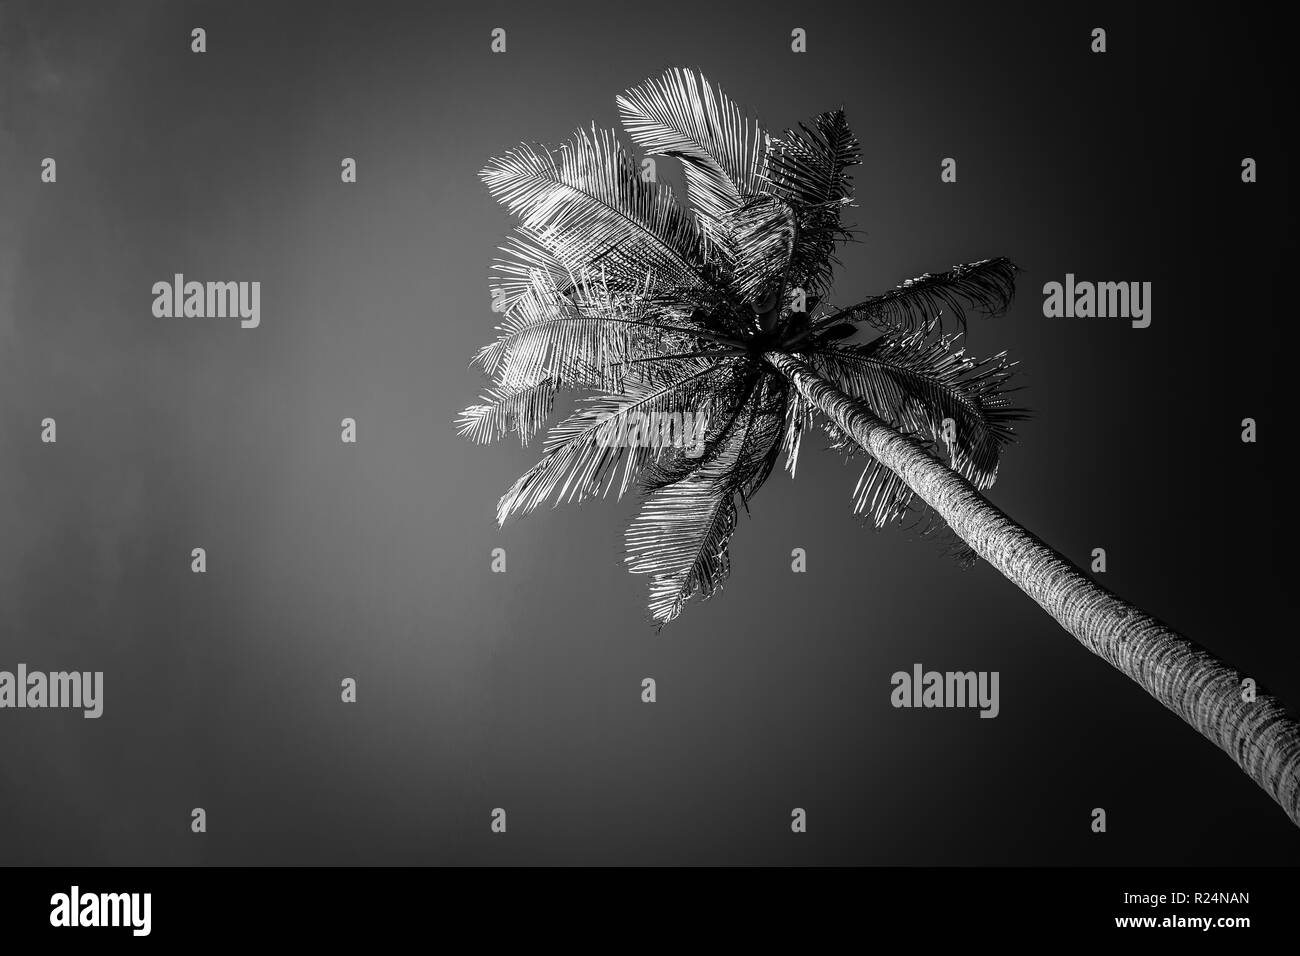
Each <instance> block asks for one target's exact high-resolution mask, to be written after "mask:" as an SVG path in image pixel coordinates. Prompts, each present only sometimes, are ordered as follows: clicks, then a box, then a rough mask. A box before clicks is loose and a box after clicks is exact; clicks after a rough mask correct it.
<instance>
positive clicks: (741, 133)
mask: <svg viewBox="0 0 1300 956" xmlns="http://www.w3.org/2000/svg"><path fill="white" fill-rule="evenodd" d="M618 108H619V113H620V115H621V117H622V120H623V127H624V129H626V130H627V132H628V135H629V136H631V137H632V140H633V141H634V142H635V143H636V144H637V146H639V147H640V148H641V149H643V150H645V151H646V152H647V153H651V154H654V155H661V156H671V157H673V158H675V159H678V160H680V161H681V163H682V169H683V171H684V173H685V176H686V193H687V198H688V199H689V201H690V204H691V208H692V211H693V212H694V213H695V214H696V216H697V217H698V219H699V223H700V228H701V230H702V231H703V232H704V234H705V235H706V236H708V237H709V238H710V239H713V240H714V241H715V242H721V243H723V244H724V245H725V233H724V230H723V221H724V218H725V217H726V215H727V213H728V212H730V211H731V210H733V209H735V208H737V207H738V206H740V205H741V203H742V202H743V201H744V200H745V199H747V198H749V197H751V196H754V195H755V194H757V193H758V191H759V186H760V183H761V176H762V173H763V170H764V161H763V156H764V133H763V131H762V129H760V128H759V126H758V124H757V123H754V122H752V121H750V120H749V119H748V118H747V117H746V116H745V114H744V113H743V112H742V111H741V109H740V108H739V107H738V106H736V104H735V103H733V102H732V101H731V99H730V98H729V97H728V96H727V95H726V94H725V93H723V92H722V90H721V89H717V88H715V87H714V86H713V85H712V84H710V83H709V82H708V80H706V79H705V78H704V77H703V76H701V75H699V74H698V73H696V72H694V71H692V70H683V69H672V70H668V71H667V72H666V73H664V74H663V75H662V76H660V77H658V78H657V79H655V78H652V79H649V80H647V81H646V82H645V83H644V84H642V85H641V86H639V87H635V88H633V89H631V90H628V91H627V92H626V93H624V94H623V95H622V96H620V97H618Z"/></svg>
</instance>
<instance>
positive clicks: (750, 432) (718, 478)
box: [626, 385, 782, 627]
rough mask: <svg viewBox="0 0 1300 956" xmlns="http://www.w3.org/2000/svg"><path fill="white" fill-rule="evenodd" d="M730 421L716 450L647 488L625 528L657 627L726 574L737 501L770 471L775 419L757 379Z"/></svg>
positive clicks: (631, 564)
mask: <svg viewBox="0 0 1300 956" xmlns="http://www.w3.org/2000/svg"><path fill="white" fill-rule="evenodd" d="M751 395H752V398H751V400H750V402H749V404H748V405H747V407H746V410H745V413H744V414H743V415H742V416H739V417H737V418H735V419H733V420H732V422H731V424H730V425H729V427H728V430H727V435H726V438H725V440H724V443H723V447H722V450H721V452H720V453H719V454H718V455H717V456H716V457H714V458H713V459H712V460H711V461H709V462H708V463H707V464H705V465H704V466H703V467H701V468H700V469H699V470H697V471H695V472H694V473H692V474H691V475H689V476H688V477H686V478H684V479H683V480H681V481H678V482H676V483H674V484H671V485H668V486H666V487H663V488H659V489H658V490H656V491H653V492H651V493H650V494H649V495H648V496H647V497H646V499H645V501H644V502H643V504H642V507H641V510H640V512H639V513H638V514H637V516H636V518H635V519H634V520H633V522H632V525H631V527H629V528H628V531H627V552H628V553H627V558H626V561H627V564H628V568H629V570H631V571H632V572H633V573H635V574H649V575H651V581H650V599H649V607H650V613H651V617H652V618H653V620H654V621H655V622H657V623H658V624H659V625H660V626H661V627H662V626H663V625H664V624H667V623H668V622H669V621H671V620H673V619H674V618H675V617H677V616H678V615H679V614H680V613H681V611H682V608H683V607H684V606H685V605H686V602H687V601H688V600H690V599H691V598H692V597H693V596H695V595H696V594H697V593H698V594H699V595H700V597H701V599H702V600H707V599H708V598H709V597H712V596H713V595H714V594H715V593H717V592H718V591H719V590H720V589H721V587H722V585H723V583H724V581H725V580H726V578H727V575H728V574H729V573H730V568H731V561H730V555H729V553H728V548H727V545H728V542H729V540H730V538H731V535H732V534H733V533H734V532H735V529H736V521H737V516H738V509H737V506H736V501H737V499H738V498H739V499H740V501H741V502H747V501H748V499H749V498H752V497H753V495H754V493H755V492H756V491H757V490H758V487H759V486H761V485H762V483H763V480H764V479H765V478H766V476H767V474H768V473H769V472H770V471H771V465H770V462H771V460H772V458H773V456H772V454H771V451H772V449H773V448H779V444H780V443H779V440H780V435H781V425H782V419H781V416H780V414H779V413H774V409H773V403H772V401H771V396H768V395H765V394H764V386H762V385H760V386H759V387H758V389H757V390H752V391H751Z"/></svg>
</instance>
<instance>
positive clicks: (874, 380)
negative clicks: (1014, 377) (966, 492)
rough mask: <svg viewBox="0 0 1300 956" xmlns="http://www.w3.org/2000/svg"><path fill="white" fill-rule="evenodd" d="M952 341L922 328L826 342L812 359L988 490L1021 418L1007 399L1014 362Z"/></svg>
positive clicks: (884, 417)
mask: <svg viewBox="0 0 1300 956" xmlns="http://www.w3.org/2000/svg"><path fill="white" fill-rule="evenodd" d="M955 343H956V337H944V338H940V339H938V340H937V341H933V342H929V343H928V344H927V342H926V335H925V332H924V330H921V331H916V332H912V333H909V334H900V333H897V332H894V333H887V334H885V335H882V336H880V337H879V338H877V339H875V340H874V341H872V342H870V343H868V344H866V345H848V346H842V347H834V346H827V347H824V348H822V349H819V350H817V351H816V352H814V353H812V361H813V363H814V365H815V367H816V368H817V369H818V370H819V371H820V372H821V373H822V374H823V375H825V376H826V378H827V380H828V381H831V382H833V383H835V384H836V385H837V386H838V387H839V388H841V389H843V390H844V391H845V392H846V393H847V394H849V395H851V396H853V397H854V398H858V399H861V400H862V401H863V402H865V403H866V404H867V406H868V407H870V408H871V410H872V411H873V412H875V413H876V415H877V416H879V417H880V418H881V419H882V420H883V421H885V422H886V423H888V424H890V425H892V426H894V427H895V428H897V429H898V430H900V431H902V432H903V433H905V434H909V435H911V436H913V437H915V438H918V439H919V440H921V441H922V442H923V443H925V444H927V445H929V446H932V447H934V448H935V449H936V450H937V451H939V452H940V454H941V456H942V454H943V453H944V452H946V454H947V457H948V458H949V460H950V463H951V465H952V467H953V468H954V469H956V470H957V471H959V472H961V474H963V475H964V476H966V477H967V478H968V479H969V480H970V481H971V482H972V483H973V484H974V485H975V486H976V487H977V488H981V489H982V488H987V487H989V486H990V485H992V484H993V482H994V480H995V479H996V477H997V471H998V461H999V459H1000V457H1001V453H1002V448H1003V447H1004V446H1005V445H1006V444H1008V443H1009V442H1011V441H1012V440H1013V439H1014V437H1015V429H1014V424H1015V423H1016V422H1018V421H1023V420H1024V419H1025V417H1026V413H1025V411H1024V410H1023V409H1020V408H1017V407H1015V406H1014V405H1013V404H1012V402H1011V400H1010V398H1009V397H1008V396H1009V394H1010V393H1011V392H1012V391H1014V389H1013V388H1012V387H1011V386H1010V385H1009V384H1008V383H1009V379H1010V377H1011V374H1012V371H1013V368H1014V365H1015V363H1014V362H1011V361H1009V360H1008V359H1007V357H1006V353H999V354H998V355H995V356H993V357H992V358H989V359H985V360H977V359H975V358H973V357H971V356H969V355H967V354H966V352H965V350H964V349H961V348H958V347H957V346H956V344H955Z"/></svg>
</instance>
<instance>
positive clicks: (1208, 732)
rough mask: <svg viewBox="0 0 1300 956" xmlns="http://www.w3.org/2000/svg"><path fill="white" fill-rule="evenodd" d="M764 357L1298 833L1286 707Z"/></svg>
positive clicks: (912, 450)
mask: <svg viewBox="0 0 1300 956" xmlns="http://www.w3.org/2000/svg"><path fill="white" fill-rule="evenodd" d="M766 358H767V360H768V361H769V362H771V363H772V365H774V366H775V367H776V368H777V369H778V370H780V371H781V372H782V373H783V374H784V375H785V376H786V377H787V378H788V379H789V380H790V381H791V383H792V384H793V385H794V386H795V388H797V389H798V390H799V392H800V394H802V395H803V397H804V398H806V399H807V400H808V401H810V402H812V403H813V405H815V406H816V407H817V408H818V409H819V410H820V411H821V412H822V413H823V414H825V415H826V416H827V417H828V418H830V419H831V421H833V422H835V424H836V425H838V426H839V427H840V428H841V429H843V430H844V432H845V433H846V434H848V435H851V436H852V437H853V439H854V441H856V442H857V443H858V444H859V445H861V446H862V448H863V449H865V450H866V451H867V452H869V453H870V454H871V455H872V456H873V457H875V458H876V459H877V460H879V461H880V462H881V463H882V464H883V465H885V466H886V467H887V468H889V469H890V470H892V471H894V472H895V473H896V474H898V476H899V477H901V478H902V479H903V481H905V482H906V483H907V485H908V487H909V488H911V489H912V490H913V491H914V492H916V494H917V495H919V496H920V497H921V498H922V499H923V500H924V501H925V502H926V503H927V504H929V505H930V506H931V507H932V508H934V510H935V511H936V512H938V513H939V515H941V516H942V517H943V519H944V520H945V521H946V522H947V523H948V524H949V525H950V526H951V527H952V529H953V531H955V532H956V533H957V534H958V535H959V536H960V537H961V538H962V540H964V541H965V542H966V543H967V544H969V545H970V546H971V547H972V548H973V549H974V550H975V553H976V554H978V555H979V556H980V557H981V558H983V559H984V560H985V561H988V562H989V564H991V565H993V567H995V568H997V569H998V570H999V571H1001V572H1002V574H1003V575H1004V576H1005V577H1006V578H1007V579H1008V580H1010V581H1011V582H1012V583H1013V584H1015V585H1016V586H1017V587H1019V588H1020V589H1021V590H1022V591H1024V592H1025V593H1026V594H1028V595H1029V596H1030V597H1031V598H1033V599H1034V600H1035V601H1037V602H1038V604H1039V605H1040V606H1041V607H1042V608H1043V610H1045V611H1047V613H1048V614H1050V615H1052V617H1054V618H1056V620H1057V622H1058V623H1059V624H1060V625H1061V626H1062V627H1063V628H1065V629H1066V630H1067V631H1069V632H1070V633H1071V634H1072V635H1074V637H1075V638H1076V639H1077V640H1078V641H1079V643H1081V644H1082V645H1083V646H1084V647H1086V648H1087V649H1088V650H1090V651H1092V652H1093V653H1094V654H1096V655H1097V656H1098V657H1101V658H1103V659H1105V660H1106V661H1108V662H1109V663H1110V664H1111V665H1112V666H1114V667H1116V668H1118V669H1119V670H1120V671H1121V672H1123V673H1124V674H1125V675H1126V676H1127V677H1129V678H1130V679H1131V680H1133V681H1135V682H1137V683H1138V684H1140V685H1141V686H1142V687H1143V689H1145V690H1146V692H1147V693H1148V694H1150V695H1151V696H1152V697H1154V698H1155V699H1156V700H1158V701H1160V703H1162V704H1164V705H1165V706H1166V707H1167V708H1169V709H1170V710H1172V711H1173V712H1174V713H1175V714H1177V715H1178V716H1179V717H1181V718H1183V720H1185V721H1187V723H1189V724H1191V725H1192V726H1193V727H1195V728H1196V729H1197V730H1198V731H1200V732H1201V734H1203V735H1204V736H1205V737H1207V738H1209V739H1210V740H1212V741H1213V742H1214V743H1216V744H1218V746H1219V747H1220V748H1221V749H1222V750H1223V751H1224V752H1225V753H1227V754H1228V756H1230V757H1231V758H1232V759H1233V760H1234V761H1236V763H1237V765H1238V766H1239V767H1241V769H1242V770H1244V771H1245V772H1246V773H1247V774H1248V775H1249V776H1250V778H1251V779H1252V780H1254V781H1255V782H1256V783H1257V784H1259V785H1260V786H1261V787H1263V788H1264V790H1265V792H1267V793H1268V795H1269V796H1270V797H1272V798H1273V799H1274V800H1276V801H1277V803H1278V804H1279V805H1280V806H1281V807H1282V809H1283V810H1284V811H1286V814H1287V816H1288V817H1290V818H1291V821H1292V822H1293V823H1295V824H1296V825H1297V826H1300V724H1297V722H1296V720H1295V718H1294V717H1293V716H1292V715H1291V714H1288V713H1287V711H1286V709H1285V707H1284V706H1283V705H1282V702H1281V701H1279V700H1278V699H1277V698H1275V697H1272V696H1271V695H1269V694H1265V693H1262V692H1257V694H1256V697H1255V699H1254V700H1253V701H1250V702H1247V701H1244V700H1243V699H1242V682H1243V680H1245V678H1246V677H1247V676H1248V675H1245V674H1242V673H1241V672H1240V671H1238V670H1236V669H1235V668H1233V667H1231V666H1229V665H1228V664H1226V663H1224V662H1223V661H1221V660H1219V659H1218V658H1217V657H1215V656H1214V655H1213V654H1211V653H1210V652H1209V651H1207V650H1205V649H1204V648H1203V647H1200V646H1199V645H1197V644H1194V643H1192V642H1191V641H1189V640H1187V639H1186V638H1185V637H1182V636H1181V635H1179V634H1177V633H1176V632H1174V631H1173V630H1171V629H1170V628H1169V627H1167V626H1165V625H1164V624H1162V623H1161V622H1160V621H1158V620H1156V619H1155V618H1153V617H1152V616H1151V615H1149V614H1147V613H1145V612H1144V611H1142V610H1140V609H1138V608H1136V607H1134V606H1133V605H1131V604H1129V603H1128V602H1126V601H1122V600H1120V599H1119V598H1117V597H1116V596H1115V595H1113V594H1111V593H1110V592H1109V591H1107V590H1106V589H1105V588H1103V587H1101V586H1100V585H1099V584H1097V583H1096V582H1094V581H1093V580H1092V579H1091V578H1089V577H1088V576H1087V575H1085V574H1084V573H1083V572H1082V571H1080V570H1079V568H1077V567H1076V566H1075V565H1073V564H1071V563H1070V562H1069V561H1067V560H1066V559H1065V558H1064V557H1062V556H1061V555H1059V554H1057V553H1056V552H1055V551H1053V550H1052V549H1051V548H1049V547H1048V546H1047V545H1046V544H1044V543H1043V542H1042V541H1040V540H1039V539H1038V538H1036V537H1034V535H1032V534H1030V533H1029V532H1028V531H1026V530H1025V529H1024V528H1022V527H1020V526H1019V525H1018V524H1016V523H1015V522H1014V521H1012V520H1011V519H1010V518H1008V517H1007V516H1006V515H1005V514H1003V513H1002V511H1001V510H999V509H998V508H997V507H995V506H994V505H993V504H991V503H990V502H989V501H988V500H987V499H986V498H985V497H984V496H983V495H981V494H980V493H979V492H978V491H976V490H975V488H974V486H972V485H971V484H970V483H969V482H968V481H966V479H964V478H963V477H962V476H961V475H959V474H957V473H956V472H954V471H953V470H952V469H950V468H949V467H948V466H947V465H945V464H944V463H943V462H941V461H940V460H939V459H938V458H936V457H935V456H934V455H932V454H930V452H929V451H927V450H926V449H925V448H924V447H922V446H921V445H920V444H918V443H917V442H915V441H913V440H911V439H910V438H907V437H905V436H903V435H901V434H899V433H898V432H897V431H895V430H894V429H893V428H891V427H889V426H888V425H887V424H885V423H884V422H883V421H881V420H880V419H879V418H877V417H876V416H875V415H874V414H872V412H871V411H870V409H868V408H867V407H866V406H865V405H864V404H863V403H861V402H858V401H856V400H855V399H853V398H851V397H850V396H848V395H846V394H845V393H844V392H842V391H841V390H840V389H838V388H836V387H835V386H834V385H832V384H830V383H829V382H827V381H826V380H825V379H823V378H822V377H821V376H819V375H817V373H816V372H814V371H813V370H812V369H811V368H810V367H809V366H808V365H807V364H805V363H804V362H803V361H801V360H799V359H797V358H795V357H793V356H791V355H788V354H785V353H781V352H769V353H767V355H766Z"/></svg>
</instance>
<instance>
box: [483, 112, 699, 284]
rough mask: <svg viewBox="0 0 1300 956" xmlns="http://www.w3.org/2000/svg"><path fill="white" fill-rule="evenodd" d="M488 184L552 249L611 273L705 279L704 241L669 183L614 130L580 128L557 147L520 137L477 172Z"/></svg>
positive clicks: (613, 276) (613, 277) (614, 277)
mask: <svg viewBox="0 0 1300 956" xmlns="http://www.w3.org/2000/svg"><path fill="white" fill-rule="evenodd" d="M479 175H480V177H481V178H482V179H483V182H484V183H485V184H486V185H487V187H488V191H489V192H490V193H491V194H492V195H493V197H494V198H496V199H497V200H498V201H499V202H501V203H502V204H503V205H504V206H505V207H506V208H507V209H508V210H510V212H511V213H512V214H513V215H515V216H517V217H518V218H519V219H520V221H521V223H522V224H523V226H524V227H525V228H526V229H527V230H528V231H529V232H530V233H532V234H533V235H534V236H536V237H538V238H539V239H540V240H541V242H542V243H544V244H545V245H546V246H547V247H548V248H549V250H550V252H551V254H552V255H553V256H555V257H557V258H558V259H560V260H561V261H563V262H566V263H569V264H571V265H577V266H579V267H580V268H582V269H583V270H598V269H602V268H603V269H604V271H605V273H606V275H607V276H609V277H610V281H613V282H618V283H622V284H624V286H626V287H639V286H641V285H643V284H645V282H646V276H647V274H648V273H649V274H653V275H658V276H661V277H663V278H664V279H665V280H666V281H669V282H671V283H672V284H673V285H675V286H680V287H690V286H692V285H698V284H700V283H701V282H703V281H704V279H703V277H702V275H701V268H702V265H703V262H704V249H703V246H702V244H701V239H700V235H699V232H698V230H697V229H696V227H695V225H694V224H693V222H692V220H691V218H690V217H689V216H688V215H687V214H686V212H685V211H684V210H683V209H682V208H681V206H679V205H678V203H677V200H676V198H675V197H674V196H673V193H672V190H671V189H670V188H669V187H668V186H666V185H661V184H659V183H655V182H646V181H645V180H643V179H642V178H641V177H640V176H639V175H637V173H636V170H635V168H634V166H633V163H632V158H631V157H630V156H629V155H628V153H627V152H626V150H624V149H623V147H622V145H621V144H620V143H619V142H618V138H617V136H616V134H615V133H614V131H613V130H601V129H597V128H596V127H595V126H593V127H592V128H591V130H590V131H589V132H588V131H587V130H581V129H580V130H578V131H577V132H576V133H575V134H574V135H573V138H572V139H570V140H569V141H568V142H567V143H565V144H563V145H562V146H560V147H559V148H558V149H555V150H551V149H547V148H546V147H542V146H531V145H528V144H523V145H521V146H518V147H516V148H515V149H512V150H509V151H508V152H506V154H505V155H504V156H501V157H499V158H497V159H494V160H493V161H492V162H490V163H489V164H488V165H487V166H486V167H485V168H484V169H483V170H482V172H480V174H479Z"/></svg>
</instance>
